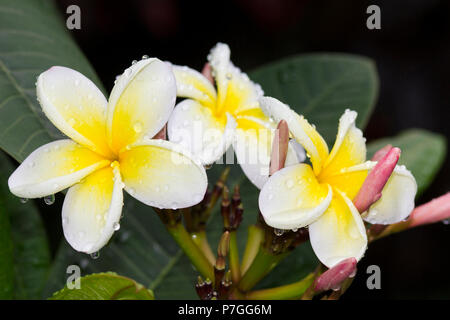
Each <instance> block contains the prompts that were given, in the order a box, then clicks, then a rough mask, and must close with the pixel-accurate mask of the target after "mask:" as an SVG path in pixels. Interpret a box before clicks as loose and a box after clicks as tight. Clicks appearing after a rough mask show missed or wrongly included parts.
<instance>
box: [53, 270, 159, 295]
mask: <svg viewBox="0 0 450 320" xmlns="http://www.w3.org/2000/svg"><path fill="white" fill-rule="evenodd" d="M49 299H50V300H153V299H154V297H153V292H152V291H151V290H148V289H146V288H145V287H144V286H142V285H140V284H138V283H136V282H135V281H133V280H131V279H129V278H126V277H122V276H119V275H117V274H115V273H113V272H107V273H98V274H90V275H88V276H85V277H82V278H80V288H79V289H76V288H72V289H69V288H68V287H67V285H66V286H65V287H64V288H63V289H62V290H60V291H58V292H56V293H55V294H54V295H53V296H52V297H51V298H49Z"/></svg>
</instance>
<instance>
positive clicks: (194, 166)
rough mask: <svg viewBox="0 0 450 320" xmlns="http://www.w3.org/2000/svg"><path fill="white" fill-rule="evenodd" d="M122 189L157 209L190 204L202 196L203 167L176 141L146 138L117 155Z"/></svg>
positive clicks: (204, 185) (204, 190)
mask: <svg viewBox="0 0 450 320" xmlns="http://www.w3.org/2000/svg"><path fill="white" fill-rule="evenodd" d="M120 168H121V172H122V177H123V181H124V183H125V190H126V191H127V192H128V193H129V194H130V195H132V196H133V197H135V198H136V199H138V200H139V201H142V202H143V203H145V204H147V205H149V206H152V207H158V208H169V209H177V208H185V207H190V206H193V205H195V204H197V203H198V202H200V201H201V200H202V199H203V196H204V195H205V192H206V188H207V183H208V181H207V177H206V172H205V169H204V168H203V166H202V165H201V163H200V162H199V161H197V160H196V159H194V158H193V157H192V156H191V155H190V154H189V153H188V152H186V151H184V149H183V148H182V147H181V146H180V145H177V144H174V143H172V142H169V141H165V140H149V141H147V142H145V143H143V144H140V145H136V146H134V147H133V148H132V149H131V150H128V151H124V152H122V153H121V154H120Z"/></svg>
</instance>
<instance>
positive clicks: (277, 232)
mask: <svg viewBox="0 0 450 320" xmlns="http://www.w3.org/2000/svg"><path fill="white" fill-rule="evenodd" d="M273 233H275V235H276V236H277V237H279V236H282V235H283V234H284V230H282V229H273Z"/></svg>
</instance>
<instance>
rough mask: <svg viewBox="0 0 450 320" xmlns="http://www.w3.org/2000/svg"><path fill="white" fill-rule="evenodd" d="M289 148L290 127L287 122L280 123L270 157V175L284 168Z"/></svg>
mask: <svg viewBox="0 0 450 320" xmlns="http://www.w3.org/2000/svg"><path fill="white" fill-rule="evenodd" d="M288 147H289V127H288V124H287V122H286V121H285V120H281V121H280V122H279V123H278V126H277V130H275V136H274V138H273V143H272V154H271V157H270V168H269V174H270V175H273V174H274V173H275V172H277V171H278V170H280V169H283V168H284V163H285V161H286V156H287V152H288Z"/></svg>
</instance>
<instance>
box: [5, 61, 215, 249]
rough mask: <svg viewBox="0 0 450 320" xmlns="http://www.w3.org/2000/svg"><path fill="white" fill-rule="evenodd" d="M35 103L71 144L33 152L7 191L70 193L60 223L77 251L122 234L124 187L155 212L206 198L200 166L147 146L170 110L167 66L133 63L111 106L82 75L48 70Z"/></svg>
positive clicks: (175, 150) (164, 145)
mask: <svg viewBox="0 0 450 320" xmlns="http://www.w3.org/2000/svg"><path fill="white" fill-rule="evenodd" d="M37 96H38V99H39V102H40V104H41V106H42V110H43V111H44V113H45V115H46V116H47V117H48V118H49V119H50V121H51V122H52V123H53V124H54V125H55V126H56V127H57V128H58V129H59V130H60V131H61V132H63V133H64V134H65V135H67V137H69V138H70V139H63V140H58V141H54V142H51V143H49V144H46V145H44V146H42V147H40V148H38V149H36V150H35V151H34V152H32V153H31V154H30V155H29V156H28V157H27V158H26V159H25V161H23V163H22V164H21V165H20V166H19V167H18V168H17V169H16V171H15V172H14V173H13V174H12V175H11V176H10V178H9V180H8V184H9V188H10V190H11V192H12V193H13V194H15V195H16V196H19V197H23V198H38V197H44V196H47V195H52V194H54V193H56V192H59V191H62V190H64V189H66V188H69V187H70V188H69V190H68V192H67V194H66V197H65V199H64V205H63V208H62V222H63V223H62V224H63V229H64V235H65V237H66V239H67V241H68V242H69V243H70V245H71V246H72V247H73V248H74V249H75V250H77V251H82V252H86V253H93V252H96V251H98V250H99V249H100V248H102V247H103V246H104V245H105V244H106V243H107V242H108V240H109V239H110V238H111V236H112V235H113V233H114V231H115V230H117V229H118V228H119V227H120V225H119V220H120V217H121V211H122V205H123V192H122V189H123V188H124V189H125V190H126V191H127V192H128V193H129V194H130V195H131V196H133V197H135V198H136V199H138V200H140V201H142V202H143V203H145V204H147V205H150V206H155V207H160V208H183V207H189V206H192V205H194V204H196V203H198V202H199V201H200V200H201V199H202V198H203V195H204V194H205V191H206V187H207V178H206V173H205V170H204V168H203V166H202V165H201V164H200V163H199V162H197V161H196V160H194V159H193V158H192V157H191V156H189V154H187V153H185V152H183V151H181V150H180V147H179V146H176V145H175V144H173V143H171V142H168V141H164V140H154V139H151V138H152V137H153V136H155V134H156V133H158V131H160V130H161V128H163V126H164V125H165V123H166V122H167V120H168V118H169V116H170V113H171V112H172V110H173V108H174V105H175V99H176V84H175V77H174V75H173V73H172V71H171V68H170V66H169V65H168V64H166V63H164V62H162V61H160V60H158V59H156V58H152V59H143V60H141V61H139V62H137V63H134V64H133V65H132V66H131V67H130V68H128V69H127V70H125V72H124V74H122V75H121V76H120V77H119V78H118V79H117V81H116V83H115V86H114V88H113V90H112V92H111V95H110V98H109V101H107V100H106V99H105V97H104V96H103V94H102V93H101V92H100V90H99V89H98V88H97V87H96V86H95V85H94V83H93V82H91V81H90V80H89V79H88V78H86V77H85V76H83V75H82V74H80V73H79V72H77V71H75V70H72V69H69V68H65V67H52V68H50V69H49V70H47V71H45V72H43V73H42V74H41V75H40V76H39V78H38V81H37Z"/></svg>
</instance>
